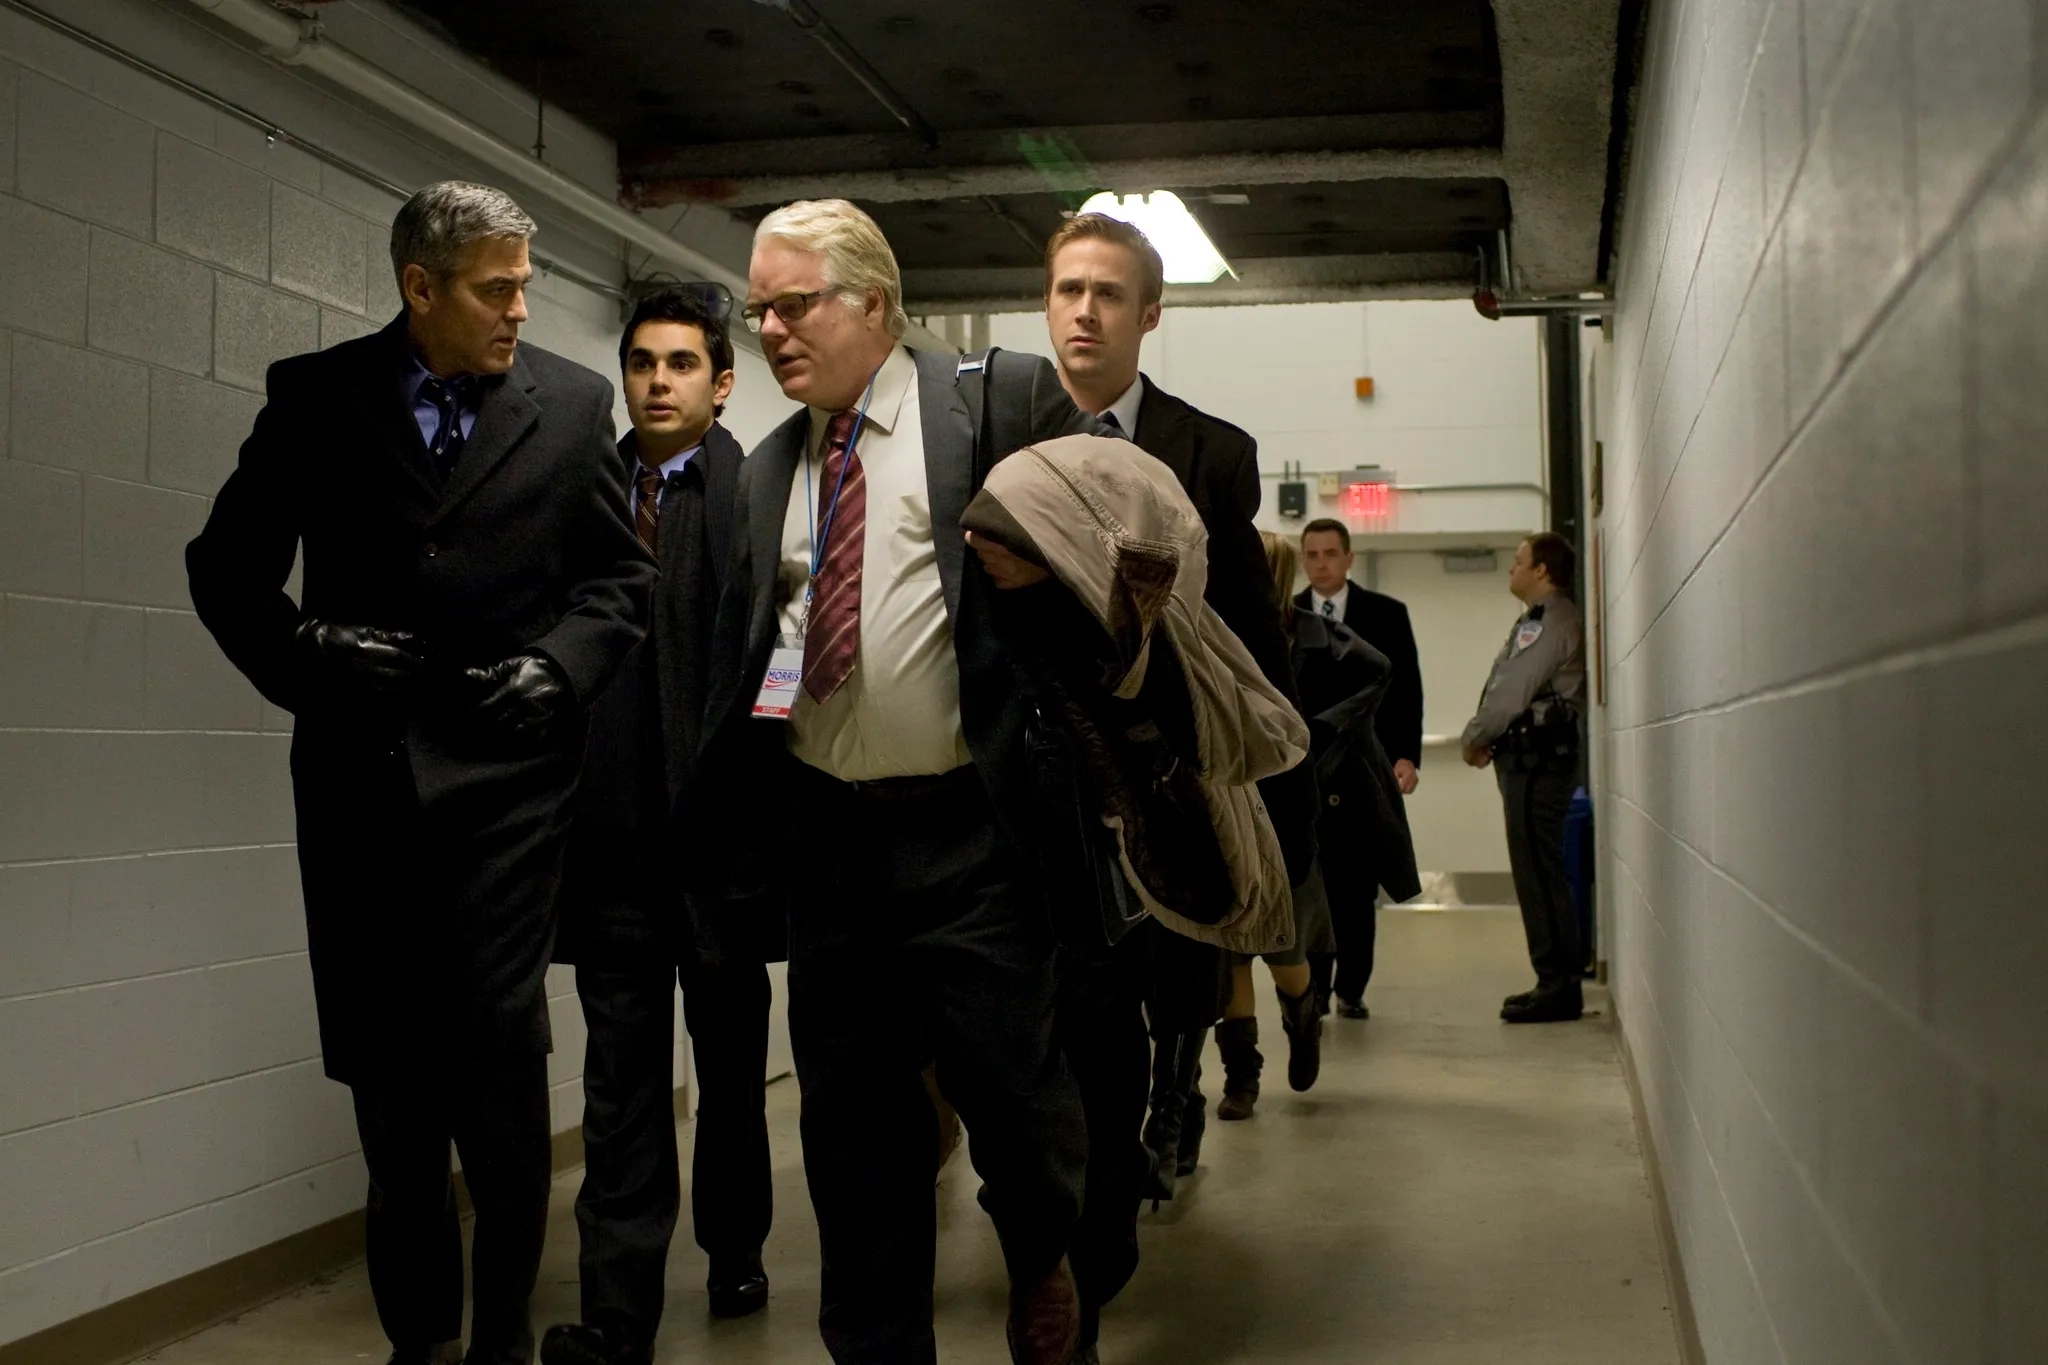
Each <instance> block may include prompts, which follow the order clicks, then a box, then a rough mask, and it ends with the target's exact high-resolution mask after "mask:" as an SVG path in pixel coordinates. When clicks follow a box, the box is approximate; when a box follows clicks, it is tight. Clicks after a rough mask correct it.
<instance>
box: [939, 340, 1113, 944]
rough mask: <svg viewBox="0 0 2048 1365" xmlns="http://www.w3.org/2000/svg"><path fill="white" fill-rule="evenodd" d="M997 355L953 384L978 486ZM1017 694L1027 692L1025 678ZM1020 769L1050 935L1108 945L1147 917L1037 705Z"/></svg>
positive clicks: (991, 445) (1109, 835) (1060, 740)
mask: <svg viewBox="0 0 2048 1365" xmlns="http://www.w3.org/2000/svg"><path fill="white" fill-rule="evenodd" d="M998 353H999V351H998V348H996V347H990V348H989V349H988V350H986V351H983V352H982V353H981V354H980V355H969V356H962V357H961V359H960V366H959V369H958V370H956V371H955V372H954V382H955V383H957V384H958V385H959V386H960V396H961V398H962V399H963V400H964V401H965V402H966V404H967V416H968V420H969V421H970V422H971V423H972V424H973V427H974V453H975V463H976V465H977V468H976V471H975V474H976V479H975V484H976V486H977V487H979V486H980V484H981V481H982V480H983V479H985V478H986V477H987V474H988V471H989V469H990V468H991V467H992V466H993V465H994V464H995V461H996V459H997V457H998V456H999V455H1003V454H1008V453H1009V452H1007V451H1000V452H999V451H997V450H996V449H995V436H994V433H993V431H992V429H991V427H990V424H989V414H988V402H987V396H988V395H987V389H988V373H989V369H990V367H991V366H992V365H993V363H994V361H995V357H996V355H997V354H998ZM1018 686H1019V687H1027V686H1028V684H1027V683H1026V681H1025V680H1024V679H1023V678H1021V677H1020V678H1019V679H1018ZM1024 751H1025V762H1026V765H1027V767H1028V769H1029V771H1030V774H1031V798H1032V827H1033V834H1032V843H1033V844H1034V847H1033V848H1032V849H1031V850H1029V851H1030V852H1032V853H1035V854H1036V855H1037V860H1038V867H1039V874H1040V879H1041V882H1042V885H1043V887H1044V895H1045V906H1046V914H1047V916H1048V917H1049V918H1050V919H1051V921H1052V928H1053V935H1054V937H1055V938H1057V939H1058V940H1059V942H1061V943H1062V944H1065V945H1067V946H1069V947H1073V948H1083V949H1100V948H1103V947H1105V946H1113V945H1115V944H1116V943H1117V942H1118V941H1120V940H1121V939H1122V938H1123V936H1124V935H1125V934H1127V933H1129V932H1130V931H1131V930H1132V929H1133V928H1135V927H1136V926H1137V925H1138V924H1139V923H1140V922H1141V921H1143V920H1144V919H1145V917H1146V915H1147V914H1148V913H1149V912H1148V911H1147V910H1146V909H1145V906H1144V904H1143V902H1141V901H1140V900H1139V899H1138V898H1137V896H1136V895H1134V894H1133V893H1132V891H1131V888H1130V887H1129V886H1128V885H1126V884H1125V882H1124V873H1123V866H1122V864H1121V862H1120V861H1119V860H1118V856H1117V842H1116V833H1115V832H1114V831H1113V830H1111V829H1110V828H1109V827H1108V826H1106V825H1104V824H1103V823H1102V819H1101V817H1100V816H1099V815H1098V814H1097V813H1096V808H1095V800H1094V795H1093V793H1092V791H1091V790H1090V787H1089V781H1088V773H1087V771H1086V768H1085V766H1084V765H1083V763H1082V761H1081V757H1080V755H1079V754H1078V753H1077V752H1076V751H1075V747H1074V744H1073V741H1072V739H1071V738H1069V737H1068V735H1067V734H1066V732H1065V731H1064V730H1063V729H1062V728H1061V727H1060V726H1059V725H1058V724H1057V723H1055V722H1053V721H1050V720H1048V719H1047V717H1046V713H1045V708H1044V707H1043V706H1042V705H1034V707H1033V713H1032V719H1031V721H1030V723H1029V724H1028V725H1027V726H1026V727H1025V730H1024Z"/></svg>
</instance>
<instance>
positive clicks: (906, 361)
mask: <svg viewBox="0 0 2048 1365" xmlns="http://www.w3.org/2000/svg"><path fill="white" fill-rule="evenodd" d="M916 382H917V361H916V360H914V359H912V358H911V355H910V348H909V347H907V346H897V347H896V348H895V349H894V350H892V351H890V352H889V358H888V359H887V360H884V361H883V362H882V368H881V369H879V370H877V371H875V389H874V392H873V394H871V395H870V394H863V395H862V396H863V397H865V398H867V400H868V415H867V419H866V424H867V425H869V426H872V427H873V428H875V430H877V431H881V432H886V433H891V434H893V433H894V432H895V430H896V423H897V421H898V420H899V419H900V418H901V417H902V414H903V399H904V396H905V395H906V394H908V393H909V392H910V386H911V385H912V384H915V383H916ZM854 406H855V408H856V409H858V408H859V406H860V405H859V403H858V402H856V403H855V404H854ZM831 420H832V414H831V413H830V412H829V411H827V410H826V409H824V408H819V407H814V408H812V409H811V434H810V449H811V452H812V453H813V454H816V453H817V449H818V445H819V443H820V442H822V441H823V440H824V439H825V424H826V423H827V422H829V421H831Z"/></svg>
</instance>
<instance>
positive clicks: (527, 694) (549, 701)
mask: <svg viewBox="0 0 2048 1365" xmlns="http://www.w3.org/2000/svg"><path fill="white" fill-rule="evenodd" d="M462 672H463V676H464V677H466V678H468V679H469V680H470V681H471V682H472V683H474V684H476V686H477V688H478V690H479V692H480V693H481V694H482V697H481V700H479V701H478V702H477V710H478V714H479V715H480V716H481V717H482V719H483V720H484V722H485V723H486V724H488V725H492V726H495V727H497V729H498V730H500V731H502V732H503V733H505V734H508V735H512V736H514V737H516V738H520V739H530V738H532V737H534V736H536V735H539V734H541V733H542V732H544V731H545V730H546V729H547V728H548V727H549V726H551V725H553V724H554V723H555V720H556V718H557V717H559V716H560V715H561V714H562V712H563V711H565V710H567V709H568V707H569V704H570V702H571V700H572V697H571V694H570V691H569V682H568V679H566V678H564V677H563V676H562V670H561V667H560V666H559V665H557V664H556V663H555V661H554V660H553V659H550V658H548V657H547V656H546V655H545V654H515V655H513V656H512V657H511V658H509V659H500V660H499V661H498V662H497V663H494V664H492V665H491V666H490V667H489V668H465V669H463V670H462Z"/></svg>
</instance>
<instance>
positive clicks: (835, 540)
mask: <svg viewBox="0 0 2048 1365" xmlns="http://www.w3.org/2000/svg"><path fill="white" fill-rule="evenodd" d="M853 423H854V415H853V414H852V413H851V412H835V413H833V414H832V420H831V421H829V422H827V423H826V424H825V447H824V449H825V464H824V471H823V473H822V474H821V475H820V476H819V479H818V525H817V527H815V528H813V530H812V534H813V535H814V536H817V537H818V538H819V548H818V550H817V551H815V553H817V554H818V555H819V560H818V574H817V577H816V578H815V579H813V580H812V583H811V618H810V623H809V625H808V626H807V628H806V630H805V633H804V691H806V692H808V693H810V694H811V698H812V700H814V701H819V702H823V701H829V700H830V699H831V697H832V694H833V693H834V692H837V691H838V690H839V689H840V688H841V687H842V686H844V685H845V683H846V680H847V678H848V677H850V676H851V675H852V673H853V660H854V656H855V655H856V654H857V653H859V651H860V577H861V566H862V564H863V563H864V561H865V559H866V555H867V525H868V479H867V472H866V471H865V470H863V469H862V468H861V464H860V456H859V455H857V454H855V453H854V452H853V451H851V450H849V449H848V448H847V444H846V443H847V441H848V440H850V439H851V438H852V436H853ZM842 471H843V474H842ZM842 479H843V482H842ZM835 489H837V490H838V493H837V497H836V500H835V497H834V493H833V490H835ZM835 503H836V505H835Z"/></svg>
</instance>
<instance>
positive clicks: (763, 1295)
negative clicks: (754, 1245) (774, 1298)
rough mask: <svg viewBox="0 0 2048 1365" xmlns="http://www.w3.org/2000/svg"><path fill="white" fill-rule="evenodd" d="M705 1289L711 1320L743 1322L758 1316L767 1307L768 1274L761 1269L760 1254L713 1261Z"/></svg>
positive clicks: (722, 1257) (720, 1258)
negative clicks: (707, 1294) (721, 1319)
mask: <svg viewBox="0 0 2048 1365" xmlns="http://www.w3.org/2000/svg"><path fill="white" fill-rule="evenodd" d="M704 1288H705V1291H706V1292H707V1293H709V1294H710V1295H711V1315H712V1316H713V1317H718V1318H743V1317H745V1316H747V1315H748V1314H749V1313H758V1312H760V1311H761V1310H762V1309H763V1308H766V1307H767V1306H768V1272H767V1271H765V1270H763V1269H761V1253H760V1252H758V1251H757V1252H755V1253H754V1254H753V1255H751V1256H731V1257H726V1256H721V1257H719V1258H718V1259H717V1260H714V1261H713V1262H712V1263H711V1274H710V1275H709V1277H707V1278H706V1279H705V1281H704Z"/></svg>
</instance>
